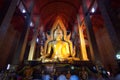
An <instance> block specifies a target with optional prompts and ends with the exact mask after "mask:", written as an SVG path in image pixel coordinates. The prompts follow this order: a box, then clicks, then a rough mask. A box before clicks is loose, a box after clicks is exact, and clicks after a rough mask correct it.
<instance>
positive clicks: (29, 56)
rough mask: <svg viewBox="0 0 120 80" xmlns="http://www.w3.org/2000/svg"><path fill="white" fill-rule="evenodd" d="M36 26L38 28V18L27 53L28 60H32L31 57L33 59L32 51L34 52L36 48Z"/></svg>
mask: <svg viewBox="0 0 120 80" xmlns="http://www.w3.org/2000/svg"><path fill="white" fill-rule="evenodd" d="M38 26H39V17H38V19H37V20H36V25H35V32H34V35H33V39H32V41H31V45H30V51H29V55H28V60H33V57H34V51H35V46H36V39H37V35H38Z"/></svg>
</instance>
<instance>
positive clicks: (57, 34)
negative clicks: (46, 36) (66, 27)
mask: <svg viewBox="0 0 120 80" xmlns="http://www.w3.org/2000/svg"><path fill="white" fill-rule="evenodd" d="M53 37H54V39H55V40H62V38H63V31H62V29H61V28H60V26H58V27H57V28H56V29H55V30H54V36H53Z"/></svg>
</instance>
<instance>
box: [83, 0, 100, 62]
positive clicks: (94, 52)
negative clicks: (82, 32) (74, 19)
mask: <svg viewBox="0 0 120 80" xmlns="http://www.w3.org/2000/svg"><path fill="white" fill-rule="evenodd" d="M82 8H83V14H84V19H85V24H86V29H87V35H88V41H89V47H90V53H91V59H92V61H93V62H94V61H97V60H100V56H99V51H98V47H97V43H96V39H95V34H94V31H93V27H92V23H91V19H90V14H89V12H88V8H87V4H86V0H82Z"/></svg>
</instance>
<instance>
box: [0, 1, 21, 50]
mask: <svg viewBox="0 0 120 80" xmlns="http://www.w3.org/2000/svg"><path fill="white" fill-rule="evenodd" d="M18 1H19V0H12V1H11V3H10V6H9V8H8V11H7V13H6V15H5V17H4V19H3V21H2V23H1V25H0V49H1V47H2V44H3V41H4V38H5V36H6V33H7V31H8V27H9V25H10V21H11V19H12V16H13V14H14V12H15V9H16V6H17V2H18Z"/></svg>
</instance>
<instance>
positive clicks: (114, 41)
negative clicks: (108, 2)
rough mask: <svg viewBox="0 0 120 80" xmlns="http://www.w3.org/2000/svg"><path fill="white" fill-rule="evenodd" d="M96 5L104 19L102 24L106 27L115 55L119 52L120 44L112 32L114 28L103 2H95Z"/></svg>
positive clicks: (99, 0)
mask: <svg viewBox="0 0 120 80" xmlns="http://www.w3.org/2000/svg"><path fill="white" fill-rule="evenodd" d="M97 3H98V7H99V9H100V11H101V14H102V17H103V19H104V22H105V25H106V26H105V27H106V29H107V32H108V34H109V37H110V39H111V42H112V45H113V47H114V50H115V53H117V52H118V51H119V50H120V43H119V41H118V38H117V35H116V32H115V30H114V26H113V24H112V22H111V20H110V17H109V14H108V13H107V10H106V7H105V5H104V2H103V0H97Z"/></svg>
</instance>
